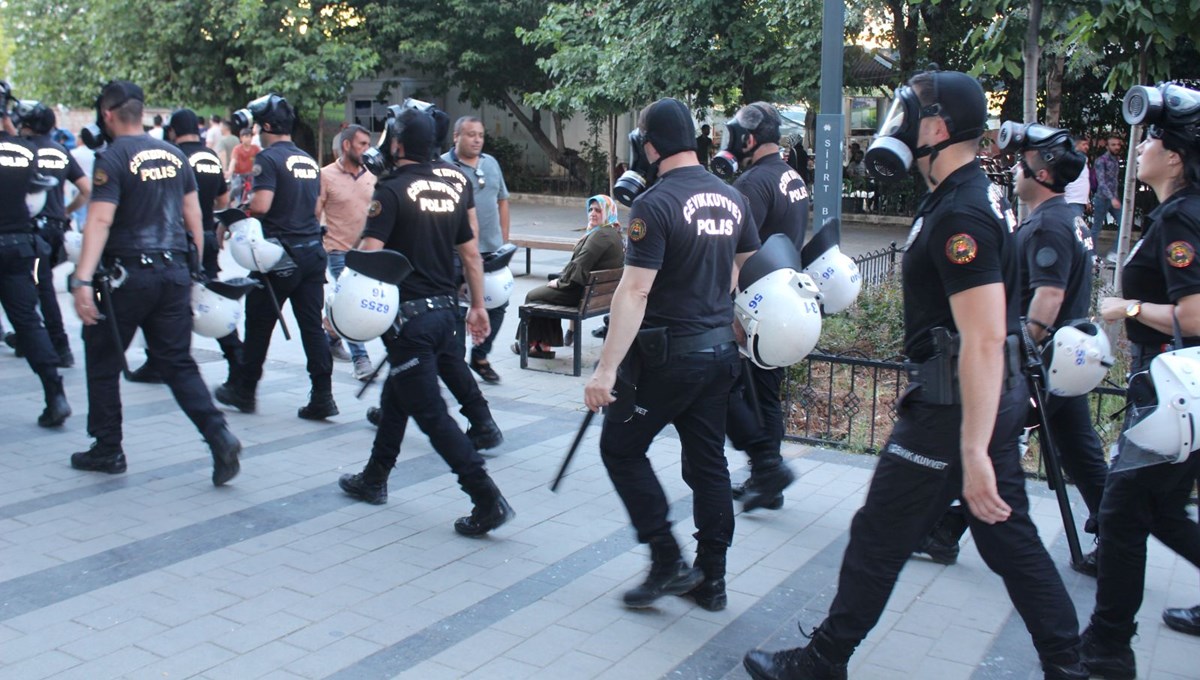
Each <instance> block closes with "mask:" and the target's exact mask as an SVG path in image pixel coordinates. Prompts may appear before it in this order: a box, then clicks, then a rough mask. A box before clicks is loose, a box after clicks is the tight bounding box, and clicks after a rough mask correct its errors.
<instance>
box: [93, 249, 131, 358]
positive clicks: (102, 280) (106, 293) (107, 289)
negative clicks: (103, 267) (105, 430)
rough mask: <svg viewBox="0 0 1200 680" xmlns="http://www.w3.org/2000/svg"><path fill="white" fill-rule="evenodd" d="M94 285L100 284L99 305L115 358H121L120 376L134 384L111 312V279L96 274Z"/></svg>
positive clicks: (115, 319) (114, 314) (104, 275)
mask: <svg viewBox="0 0 1200 680" xmlns="http://www.w3.org/2000/svg"><path fill="white" fill-rule="evenodd" d="M93 278H94V279H95V283H98V284H100V295H99V296H98V297H99V298H100V304H101V305H102V306H103V307H104V316H105V319H104V320H105V321H107V322H108V325H109V327H110V328H112V337H113V344H114V346H115V347H116V351H117V356H119V357H121V374H122V375H124V376H125V379H126V380H128V381H129V382H134V379H133V373H132V372H131V371H130V370H129V362H128V361H127V360H126V359H125V344H124V343H123V342H121V329H120V328H117V313H116V312H115V311H113V301H112V290H113V289H112V277H111V276H110V275H109V273H108V271H104V272H103V273H101V272H97V273H96V275H95V276H94V277H93Z"/></svg>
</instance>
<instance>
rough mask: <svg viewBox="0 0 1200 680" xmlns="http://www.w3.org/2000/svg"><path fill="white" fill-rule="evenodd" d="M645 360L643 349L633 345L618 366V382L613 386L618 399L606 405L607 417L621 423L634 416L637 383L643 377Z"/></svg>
mask: <svg viewBox="0 0 1200 680" xmlns="http://www.w3.org/2000/svg"><path fill="white" fill-rule="evenodd" d="M643 362H644V360H643V358H642V353H641V351H639V350H638V348H637V347H633V348H631V349H630V350H629V353H628V354H626V355H625V359H624V360H622V361H621V365H619V366H617V382H616V385H614V386H613V391H614V392H616V399H615V400H614V401H613V402H612V403H611V404H609V405H608V406H607V407H606V408H607V414H608V416H607V417H609V418H613V419H615V420H616V421H617V422H620V423H623V422H626V421H628V420H629V419H630V418H633V414H634V413H635V412H636V410H637V385H638V380H640V379H641V375H642V366H643Z"/></svg>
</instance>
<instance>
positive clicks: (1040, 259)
mask: <svg viewBox="0 0 1200 680" xmlns="http://www.w3.org/2000/svg"><path fill="white" fill-rule="evenodd" d="M1091 238H1092V237H1091V231H1090V229H1088V226H1087V222H1085V221H1084V219H1083V218H1082V217H1079V216H1077V215H1076V214H1075V211H1074V210H1073V209H1072V208H1071V206H1070V205H1068V204H1067V202H1066V200H1065V199H1064V198H1063V197H1062V195H1061V194H1059V195H1056V196H1054V197H1052V198H1049V199H1047V200H1046V201H1044V202H1042V203H1041V204H1040V205H1038V207H1037V209H1036V210H1034V211H1033V213H1032V214H1030V215H1029V217H1028V218H1026V220H1025V222H1024V223H1022V225H1021V227H1020V229H1019V230H1018V231H1017V244H1018V250H1019V251H1020V253H1021V259H1022V265H1023V266H1022V268H1021V291H1022V302H1021V308H1022V309H1024V310H1028V309H1029V304H1030V302H1031V301H1032V300H1033V295H1034V293H1035V292H1036V291H1037V289H1038V288H1040V287H1042V286H1048V287H1051V288H1058V289H1060V290H1062V291H1063V292H1064V295H1063V301H1062V306H1061V307H1059V310H1058V317H1057V318H1055V319H1053V320H1051V319H1038V320H1037V321H1040V322H1042V323H1048V324H1051V325H1052V326H1053V327H1054V328H1061V327H1062V326H1064V325H1065V324H1067V323H1069V322H1071V321H1075V320H1079V319H1086V318H1087V317H1088V312H1089V310H1090V308H1091V304H1092V276H1091V274H1092V257H1091V251H1092V243H1091ZM1044 407H1045V409H1046V416H1047V422H1048V423H1049V425H1050V432H1052V433H1053V435H1054V440H1055V444H1056V445H1057V446H1058V452H1059V456H1060V458H1061V460H1062V465H1063V468H1064V469H1065V470H1066V471H1067V474H1069V475H1070V476H1071V479H1073V480H1075V486H1076V488H1078V489H1079V493H1080V494H1081V495H1082V496H1083V500H1084V502H1085V503H1086V504H1087V508H1088V512H1089V513H1090V514H1091V515H1092V517H1093V518H1095V517H1097V516H1098V514H1099V511H1100V498H1101V496H1103V495H1104V478H1105V477H1106V476H1107V475H1108V463H1107V462H1105V460H1104V446H1103V444H1102V443H1101V442H1100V437H1098V436H1097V435H1096V429H1095V428H1094V427H1092V418H1091V410H1090V409H1089V408H1088V399H1087V396H1086V395H1085V396H1079V397H1056V396H1054V395H1047V397H1046V403H1045V404H1044Z"/></svg>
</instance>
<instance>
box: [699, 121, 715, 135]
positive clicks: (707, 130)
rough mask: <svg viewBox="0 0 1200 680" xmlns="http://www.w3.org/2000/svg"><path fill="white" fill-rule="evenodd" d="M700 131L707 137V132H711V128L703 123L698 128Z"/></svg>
mask: <svg viewBox="0 0 1200 680" xmlns="http://www.w3.org/2000/svg"><path fill="white" fill-rule="evenodd" d="M700 131H701V132H703V133H704V134H706V135H707V134H708V133H709V132H711V131H712V128H711V127H709V125H708V123H705V124H703V125H701V126H700Z"/></svg>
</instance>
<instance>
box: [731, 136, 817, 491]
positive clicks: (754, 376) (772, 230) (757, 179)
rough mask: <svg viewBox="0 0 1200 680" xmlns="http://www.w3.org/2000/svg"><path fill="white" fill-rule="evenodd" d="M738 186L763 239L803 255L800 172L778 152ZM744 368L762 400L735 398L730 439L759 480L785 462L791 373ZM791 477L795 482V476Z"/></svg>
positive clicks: (804, 196) (804, 208)
mask: <svg viewBox="0 0 1200 680" xmlns="http://www.w3.org/2000/svg"><path fill="white" fill-rule="evenodd" d="M733 186H734V188H736V189H737V190H739V191H741V192H742V194H744V195H745V196H746V200H747V201H748V202H749V204H750V211H751V213H752V214H753V215H754V218H755V221H756V224H755V226H756V227H757V229H758V237H759V239H760V240H762V241H766V240H767V238H769V237H770V236H773V235H775V234H783V235H785V236H787V237H788V238H789V239H791V241H792V244H793V245H795V246H796V251H797V252H799V250H800V248H801V247H802V246H803V245H804V234H805V232H806V231H807V230H808V187H807V186H805V184H804V179H803V178H801V176H800V174H799V173H797V172H796V171H795V170H793V169H792V168H791V167H790V166H788V164H787V163H786V162H785V161H784V160H783V159H782V158H780V157H779V155H778V154H774V153H773V154H768V155H767V156H764V157H763V158H760V159H759V160H757V161H755V162H754V164H753V165H751V166H750V169H749V170H747V171H746V172H744V173H742V175H741V176H740V177H738V178H737V181H735V182H734V183H733ZM743 370H748V371H749V376H750V379H751V380H753V381H754V395H755V396H757V400H756V402H755V401H753V400H751V398H750V395H751V393H750V391H749V390H744V391H743V393H742V394H741V395H740V396H737V395H735V396H734V397H732V398H730V400H729V416H728V420H727V426H728V435H729V441H731V442H733V445H734V446H735V447H736V448H738V449H740V450H742V451H745V452H746V454H747V455H748V456H749V457H750V467H751V469H752V471H753V474H752V476H754V475H761V474H763V473H765V472H766V471H768V470H774V469H778V468H779V466H780V464H781V463H782V462H783V458H782V457H781V456H780V453H779V449H780V445H781V444H782V442H783V431H784V424H783V407H782V404H781V401H780V398H779V391H780V388H781V386H782V385H783V378H784V376H785V375H786V371H785V370H784V369H782V368H772V369H767V368H761V367H759V366H757V365H755V364H754V363H753V362H750V361H745V362H743ZM787 474H788V478H789V479H790V478H791V473H787ZM768 500H770V499H768ZM748 507H749V506H748Z"/></svg>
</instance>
